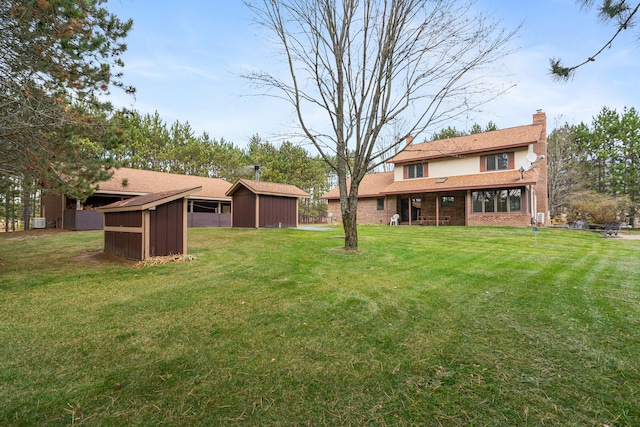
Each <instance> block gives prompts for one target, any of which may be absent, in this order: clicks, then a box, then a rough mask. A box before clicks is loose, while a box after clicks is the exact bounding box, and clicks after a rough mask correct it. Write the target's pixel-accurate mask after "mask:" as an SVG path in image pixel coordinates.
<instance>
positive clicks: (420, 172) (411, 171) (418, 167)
mask: <svg viewBox="0 0 640 427" xmlns="http://www.w3.org/2000/svg"><path fill="white" fill-rule="evenodd" d="M405 167H406V168H407V178H409V179H411V178H422V177H424V165H423V164H422V163H418V164H415V165H408V166H405Z"/></svg>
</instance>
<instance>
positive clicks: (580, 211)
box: [567, 191, 630, 224]
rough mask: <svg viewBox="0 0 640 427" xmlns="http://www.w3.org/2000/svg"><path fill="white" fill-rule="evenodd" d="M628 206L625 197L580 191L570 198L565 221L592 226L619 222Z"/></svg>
mask: <svg viewBox="0 0 640 427" xmlns="http://www.w3.org/2000/svg"><path fill="white" fill-rule="evenodd" d="M629 206H630V202H629V199H628V198H627V197H611V196H606V195H604V194H600V193H596V192H594V191H582V192H579V193H575V194H573V195H572V196H571V198H570V201H569V205H568V209H567V220H568V221H569V222H577V221H585V222H588V223H592V224H607V223H610V222H619V221H620V218H621V217H623V216H624V212H625V211H626V210H627V209H628V207H629Z"/></svg>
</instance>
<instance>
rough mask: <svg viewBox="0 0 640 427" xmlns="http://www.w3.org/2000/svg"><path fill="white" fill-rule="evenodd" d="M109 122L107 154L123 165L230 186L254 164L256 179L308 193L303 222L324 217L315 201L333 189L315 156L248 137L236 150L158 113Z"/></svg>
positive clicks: (327, 172)
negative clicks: (112, 136)
mask: <svg viewBox="0 0 640 427" xmlns="http://www.w3.org/2000/svg"><path fill="white" fill-rule="evenodd" d="M111 124H112V126H113V132H114V133H117V134H118V138H119V140H120V143H119V144H117V146H116V147H115V148H114V150H113V151H112V152H111V154H112V156H113V157H114V159H116V161H117V162H118V163H119V164H120V165H121V166H123V167H130V168H136V169H145V170H153V171H158V172H169V173H180V174H185V175H197V176H206V177H215V178H221V179H224V180H226V181H229V182H235V181H237V180H238V179H241V178H244V179H253V178H254V166H255V165H258V166H260V168H259V179H260V180H263V181H269V182H278V183H282V184H291V185H295V186H297V187H299V188H300V189H302V190H304V191H306V192H308V193H309V194H310V195H311V198H310V199H308V200H303V201H301V204H300V214H301V215H302V216H303V218H304V219H305V220H309V221H312V220H314V219H320V218H321V217H322V216H323V215H324V214H325V213H326V203H324V202H323V201H322V200H321V199H320V197H322V195H323V194H324V193H326V192H327V191H329V190H330V189H331V188H332V187H333V186H334V185H335V178H334V177H333V174H332V172H331V170H330V168H329V167H328V165H327V163H326V162H325V161H324V160H323V159H322V158H321V157H320V156H319V155H312V154H311V153H309V152H308V151H306V150H305V149H304V148H303V147H300V146H298V145H295V144H293V143H291V142H289V141H284V142H282V143H281V144H278V145H275V144H273V143H271V142H269V141H264V140H262V139H261V138H260V136H259V135H254V136H253V137H251V139H250V140H249V143H248V144H247V146H246V148H240V147H239V146H237V145H235V144H234V143H233V142H230V141H226V140H225V139H224V138H221V139H220V140H217V139H214V138H211V137H210V136H209V134H208V133H206V132H204V133H202V135H199V136H198V135H196V134H195V132H194V131H193V129H192V128H191V126H190V125H189V123H188V122H187V123H180V122H178V121H176V122H174V123H173V124H172V125H170V126H168V125H167V124H166V123H165V122H164V121H163V120H162V119H161V117H160V115H159V114H158V112H155V113H154V114H144V115H141V114H140V113H138V112H135V111H132V112H128V113H126V114H117V115H115V116H113V118H112V119H111Z"/></svg>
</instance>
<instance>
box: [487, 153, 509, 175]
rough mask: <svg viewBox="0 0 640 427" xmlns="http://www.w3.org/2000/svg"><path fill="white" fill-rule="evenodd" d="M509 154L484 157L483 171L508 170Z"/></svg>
mask: <svg viewBox="0 0 640 427" xmlns="http://www.w3.org/2000/svg"><path fill="white" fill-rule="evenodd" d="M509 154H511V153H500V154H491V155H489V156H485V170H488V171H497V170H504V169H509Z"/></svg>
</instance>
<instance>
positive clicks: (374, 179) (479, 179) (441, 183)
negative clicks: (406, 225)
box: [322, 169, 538, 199]
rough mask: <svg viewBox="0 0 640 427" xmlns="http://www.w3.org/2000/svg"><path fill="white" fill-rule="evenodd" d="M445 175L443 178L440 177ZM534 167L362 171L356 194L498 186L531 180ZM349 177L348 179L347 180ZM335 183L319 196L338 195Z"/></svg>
mask: <svg viewBox="0 0 640 427" xmlns="http://www.w3.org/2000/svg"><path fill="white" fill-rule="evenodd" d="M444 178H446V180H445V179H444ZM537 180H538V171H536V170H535V169H534V170H532V171H529V172H525V173H524V174H523V176H522V179H520V171H519V170H508V171H500V172H485V173H479V174H473V175H462V176H452V177H435V178H419V179H405V180H402V181H395V182H394V181H393V172H384V173H373V174H369V175H365V177H364V179H363V180H362V182H361V183H360V188H359V189H358V197H378V196H385V195H388V194H406V193H432V192H437V191H454V190H467V189H476V188H501V187H514V186H521V185H529V184H535V183H536V182H537ZM349 182H350V181H348V183H349ZM339 191H340V190H339V188H338V187H337V186H336V187H335V188H333V189H332V190H331V191H329V192H327V193H326V194H325V195H324V196H322V198H323V199H339V198H340V192H339Z"/></svg>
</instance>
